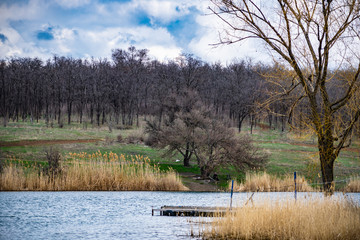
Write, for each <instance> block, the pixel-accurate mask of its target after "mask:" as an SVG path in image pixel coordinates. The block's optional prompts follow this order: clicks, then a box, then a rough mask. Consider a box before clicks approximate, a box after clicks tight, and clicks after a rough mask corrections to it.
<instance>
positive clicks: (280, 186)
mask: <svg viewBox="0 0 360 240" xmlns="http://www.w3.org/2000/svg"><path fill="white" fill-rule="evenodd" d="M296 184H297V191H299V192H313V191H316V189H313V188H312V187H311V186H309V184H308V183H307V181H306V180H305V178H304V177H302V176H298V177H297V181H296ZM229 185H230V184H229ZM294 190H295V184H294V178H293V176H286V177H285V178H283V179H280V178H277V177H276V176H271V175H269V174H267V173H266V172H262V173H246V179H245V182H244V183H238V182H236V181H235V182H234V191H239V192H293V191H294Z"/></svg>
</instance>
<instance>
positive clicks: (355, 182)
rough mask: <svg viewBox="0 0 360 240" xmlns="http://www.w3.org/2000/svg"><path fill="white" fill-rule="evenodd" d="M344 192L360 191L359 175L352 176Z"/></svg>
mask: <svg viewBox="0 0 360 240" xmlns="http://www.w3.org/2000/svg"><path fill="white" fill-rule="evenodd" d="M345 192H360V177H359V176H357V177H352V178H351V179H350V182H349V183H348V185H347V186H346V187H345Z"/></svg>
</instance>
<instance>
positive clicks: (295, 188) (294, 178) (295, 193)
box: [294, 172, 296, 201]
mask: <svg viewBox="0 0 360 240" xmlns="http://www.w3.org/2000/svg"><path fill="white" fill-rule="evenodd" d="M294 184H295V201H296V172H294Z"/></svg>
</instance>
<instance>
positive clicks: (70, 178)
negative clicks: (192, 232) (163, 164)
mask: <svg viewBox="0 0 360 240" xmlns="http://www.w3.org/2000/svg"><path fill="white" fill-rule="evenodd" d="M61 168H62V171H61V174H58V175H57V176H55V177H49V176H48V175H46V174H45V173H44V172H42V171H39V169H37V168H35V167H31V168H26V167H24V166H20V165H15V164H9V165H7V166H6V167H5V168H4V170H3V172H2V173H1V178H0V190H3V191H4V190H5V191H24V190H29V191H97V190H101V191H136V190H143V191H184V190H187V188H186V187H185V186H184V185H183V184H182V182H181V180H180V177H179V176H178V175H177V174H176V172H175V171H173V170H169V171H167V172H162V171H160V169H159V167H158V166H156V165H155V166H154V165H152V164H150V160H149V159H148V158H147V157H143V156H139V155H136V156H132V155H130V156H125V155H117V154H115V153H112V152H110V153H104V154H102V153H101V152H100V151H98V152H96V153H94V154H87V153H70V154H69V155H68V156H67V161H65V163H63V164H62V166H61Z"/></svg>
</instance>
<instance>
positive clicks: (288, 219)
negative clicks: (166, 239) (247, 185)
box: [203, 198, 360, 240]
mask: <svg viewBox="0 0 360 240" xmlns="http://www.w3.org/2000/svg"><path fill="white" fill-rule="evenodd" d="M359 233H360V208H359V207H358V206H357V205H355V204H352V203H351V202H349V201H345V200H340V199H334V198H324V199H316V198H314V199H302V200H297V201H296V202H295V201H294V200H287V201H285V202H283V201H282V202H276V203H271V202H270V201H264V202H263V203H261V204H258V205H256V206H255V205H250V204H249V205H246V206H243V207H241V208H237V210H236V211H235V212H232V213H228V214H227V215H226V216H225V217H223V218H217V219H215V220H214V221H213V222H212V223H211V225H210V226H206V227H204V230H203V239H299V240H302V239H304V240H305V239H318V240H329V239H330V240H331V239H349V240H350V239H360V234H359Z"/></svg>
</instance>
